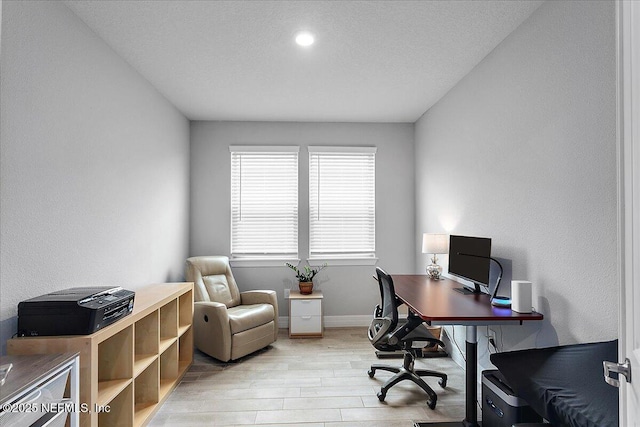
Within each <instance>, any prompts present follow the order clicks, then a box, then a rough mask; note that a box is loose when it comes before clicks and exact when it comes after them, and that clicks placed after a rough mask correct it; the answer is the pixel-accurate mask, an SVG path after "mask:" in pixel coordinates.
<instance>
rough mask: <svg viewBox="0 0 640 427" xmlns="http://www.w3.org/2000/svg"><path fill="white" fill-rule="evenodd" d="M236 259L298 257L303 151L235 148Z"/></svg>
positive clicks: (233, 240)
mask: <svg viewBox="0 0 640 427" xmlns="http://www.w3.org/2000/svg"><path fill="white" fill-rule="evenodd" d="M230 150H231V255H232V257H233V258H243V257H244V258H291V257H293V258H297V257H298V151H299V148H298V147H249V146H246V147H243V146H231V147H230Z"/></svg>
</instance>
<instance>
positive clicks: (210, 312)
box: [193, 301, 229, 324]
mask: <svg viewBox="0 0 640 427" xmlns="http://www.w3.org/2000/svg"><path fill="white" fill-rule="evenodd" d="M193 311H194V316H195V314H196V313H198V314H202V315H205V314H206V315H207V316H209V317H213V318H215V319H216V321H218V322H219V323H221V324H225V323H226V324H228V323H229V313H227V306H226V305H224V304H223V303H221V302H215V301H196V302H194V303H193Z"/></svg>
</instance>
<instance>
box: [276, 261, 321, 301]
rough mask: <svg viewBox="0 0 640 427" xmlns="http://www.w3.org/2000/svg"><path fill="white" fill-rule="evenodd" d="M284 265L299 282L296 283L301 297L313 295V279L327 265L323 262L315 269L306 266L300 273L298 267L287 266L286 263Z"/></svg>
mask: <svg viewBox="0 0 640 427" xmlns="http://www.w3.org/2000/svg"><path fill="white" fill-rule="evenodd" d="M285 265H286V266H287V267H289V268H290V269H292V270H293V271H294V272H295V273H296V278H297V279H298V280H299V281H300V282H299V283H298V287H299V288H300V293H301V294H303V295H309V294H312V293H313V278H314V277H315V275H316V274H318V272H319V271H320V270H322V269H323V268H325V267H326V266H327V263H326V262H325V263H324V264H322V265H321V266H319V267H317V268H311V267H309V266H308V265H305V266H304V269H303V271H300V270H299V269H298V267H295V266H294V265H293V264H289V263H288V262H287V263H285Z"/></svg>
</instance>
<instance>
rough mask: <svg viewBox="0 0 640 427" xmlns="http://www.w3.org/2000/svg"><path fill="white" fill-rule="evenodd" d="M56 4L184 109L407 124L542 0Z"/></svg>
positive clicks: (231, 116) (204, 115)
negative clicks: (308, 37)
mask: <svg viewBox="0 0 640 427" xmlns="http://www.w3.org/2000/svg"><path fill="white" fill-rule="evenodd" d="M65 3H66V4H67V5H68V6H69V8H70V9H71V10H73V11H74V12H75V13H76V14H77V15H78V16H79V17H80V18H81V19H82V20H83V21H84V22H85V23H86V24H87V25H88V26H89V27H90V28H92V29H93V30H94V31H95V32H96V33H97V34H98V35H99V36H100V37H102V38H103V39H104V40H105V41H106V42H107V43H108V44H109V45H110V46H111V47H112V48H113V49H114V50H115V51H116V52H117V53H118V54H119V55H120V56H122V57H123V58H124V59H125V60H126V61H128V62H129V63H130V64H131V65H132V66H133V67H134V68H135V69H136V70H137V71H138V72H139V73H140V74H142V75H143V76H144V77H145V78H146V79H148V80H149V81H150V82H151V83H152V84H153V85H154V86H155V87H156V88H157V89H158V90H159V91H160V92H161V93H162V94H163V95H164V96H166V97H167V99H169V100H170V101H171V102H172V103H173V104H174V105H175V106H176V107H177V108H178V109H179V110H180V111H182V112H183V113H184V114H185V115H186V116H187V117H188V118H189V119H192V120H258V121H322V122H334V121H335V122H414V121H416V120H417V119H418V118H419V117H420V116H421V115H422V114H423V113H424V112H425V111H426V110H427V109H429V108H430V107H431V106H432V105H433V104H434V103H436V102H437V101H438V100H439V99H440V98H441V97H442V96H443V95H444V94H445V93H446V92H447V91H448V90H449V89H451V88H452V87H453V86H454V85H455V84H456V83H457V82H458V81H459V80H460V79H461V78H462V77H464V76H465V75H466V74H467V73H468V72H469V71H470V70H471V69H472V68H473V67H474V66H475V65H476V64H478V62H480V61H481V60H482V59H483V58H484V57H485V56H486V55H487V54H488V53H489V52H491V50H493V48H494V47H495V46H496V45H498V44H499V43H500V42H501V41H502V40H503V39H504V38H505V37H506V36H507V35H508V34H509V33H511V32H512V31H513V30H514V29H515V28H516V27H517V26H518V25H520V24H521V23H522V22H523V21H524V20H525V19H526V18H527V17H528V16H529V15H530V14H531V13H532V12H533V11H534V10H535V9H537V8H538V6H540V4H541V3H542V2H541V1H515V0H513V1H482V0H475V1H185V0H181V1H169V0H165V1H93V0H91V1H84V0H83V1H66V2H65ZM300 29H306V30H310V31H312V32H313V33H315V35H316V43H315V44H314V45H313V46H312V47H310V48H300V47H298V46H297V45H296V44H295V43H294V41H293V35H294V33H295V32H296V31H298V30H300Z"/></svg>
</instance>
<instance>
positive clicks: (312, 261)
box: [307, 257, 378, 267]
mask: <svg viewBox="0 0 640 427" xmlns="http://www.w3.org/2000/svg"><path fill="white" fill-rule="evenodd" d="M307 262H308V263H309V265H310V266H312V267H316V266H320V265H322V264H324V263H325V262H326V263H327V265H330V266H341V265H347V266H360V265H376V264H377V263H378V258H370V257H356V258H331V257H322V258H307Z"/></svg>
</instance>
